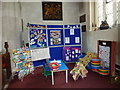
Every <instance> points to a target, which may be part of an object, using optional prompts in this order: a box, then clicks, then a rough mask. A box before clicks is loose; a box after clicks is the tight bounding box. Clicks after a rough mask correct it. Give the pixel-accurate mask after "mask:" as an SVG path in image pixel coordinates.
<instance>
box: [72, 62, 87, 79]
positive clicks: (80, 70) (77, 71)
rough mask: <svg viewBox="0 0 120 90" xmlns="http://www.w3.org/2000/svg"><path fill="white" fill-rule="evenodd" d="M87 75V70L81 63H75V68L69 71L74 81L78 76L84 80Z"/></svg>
mask: <svg viewBox="0 0 120 90" xmlns="http://www.w3.org/2000/svg"><path fill="white" fill-rule="evenodd" d="M87 73H88V71H87V69H86V68H85V66H84V65H83V64H82V63H81V62H76V65H75V67H74V68H73V69H72V70H71V71H70V74H72V75H73V76H72V77H73V79H74V80H77V79H78V77H79V76H81V77H82V78H85V77H86V74H87Z"/></svg>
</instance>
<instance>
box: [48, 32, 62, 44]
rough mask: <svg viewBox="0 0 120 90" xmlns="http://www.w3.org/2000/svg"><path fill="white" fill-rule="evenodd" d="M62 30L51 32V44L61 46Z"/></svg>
mask: <svg viewBox="0 0 120 90" xmlns="http://www.w3.org/2000/svg"><path fill="white" fill-rule="evenodd" d="M60 33H61V32H60V30H51V31H50V42H51V45H59V44H61V36H60Z"/></svg>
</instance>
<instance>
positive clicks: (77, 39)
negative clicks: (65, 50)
mask: <svg viewBox="0 0 120 90" xmlns="http://www.w3.org/2000/svg"><path fill="white" fill-rule="evenodd" d="M64 29H65V45H80V44H81V31H80V25H78V24H75V25H64Z"/></svg>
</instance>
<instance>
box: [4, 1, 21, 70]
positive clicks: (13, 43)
mask: <svg viewBox="0 0 120 90" xmlns="http://www.w3.org/2000/svg"><path fill="white" fill-rule="evenodd" d="M20 31H21V21H20V10H19V4H18V3H14V2H3V3H2V44H3V46H2V47H3V53H4V52H5V49H4V42H6V41H7V42H8V44H9V52H10V53H11V50H13V49H16V48H18V47H20V33H21V32H20ZM11 67H12V68H14V64H13V62H11ZM12 70H13V69H12Z"/></svg>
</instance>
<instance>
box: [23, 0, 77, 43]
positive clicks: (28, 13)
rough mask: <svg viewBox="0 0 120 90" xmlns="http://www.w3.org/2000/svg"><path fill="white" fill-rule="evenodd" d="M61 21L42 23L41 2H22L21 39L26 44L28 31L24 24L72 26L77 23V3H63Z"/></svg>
mask: <svg viewBox="0 0 120 90" xmlns="http://www.w3.org/2000/svg"><path fill="white" fill-rule="evenodd" d="M62 4H63V5H62V6H63V8H62V9H63V21H43V19H42V3H41V2H22V3H21V6H22V18H23V20H24V32H23V39H24V40H25V42H28V36H27V35H28V31H27V30H26V24H27V23H28V22H29V23H41V24H65V23H69V24H71V23H72V24H73V23H79V17H78V15H79V3H78V2H63V3H62Z"/></svg>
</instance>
